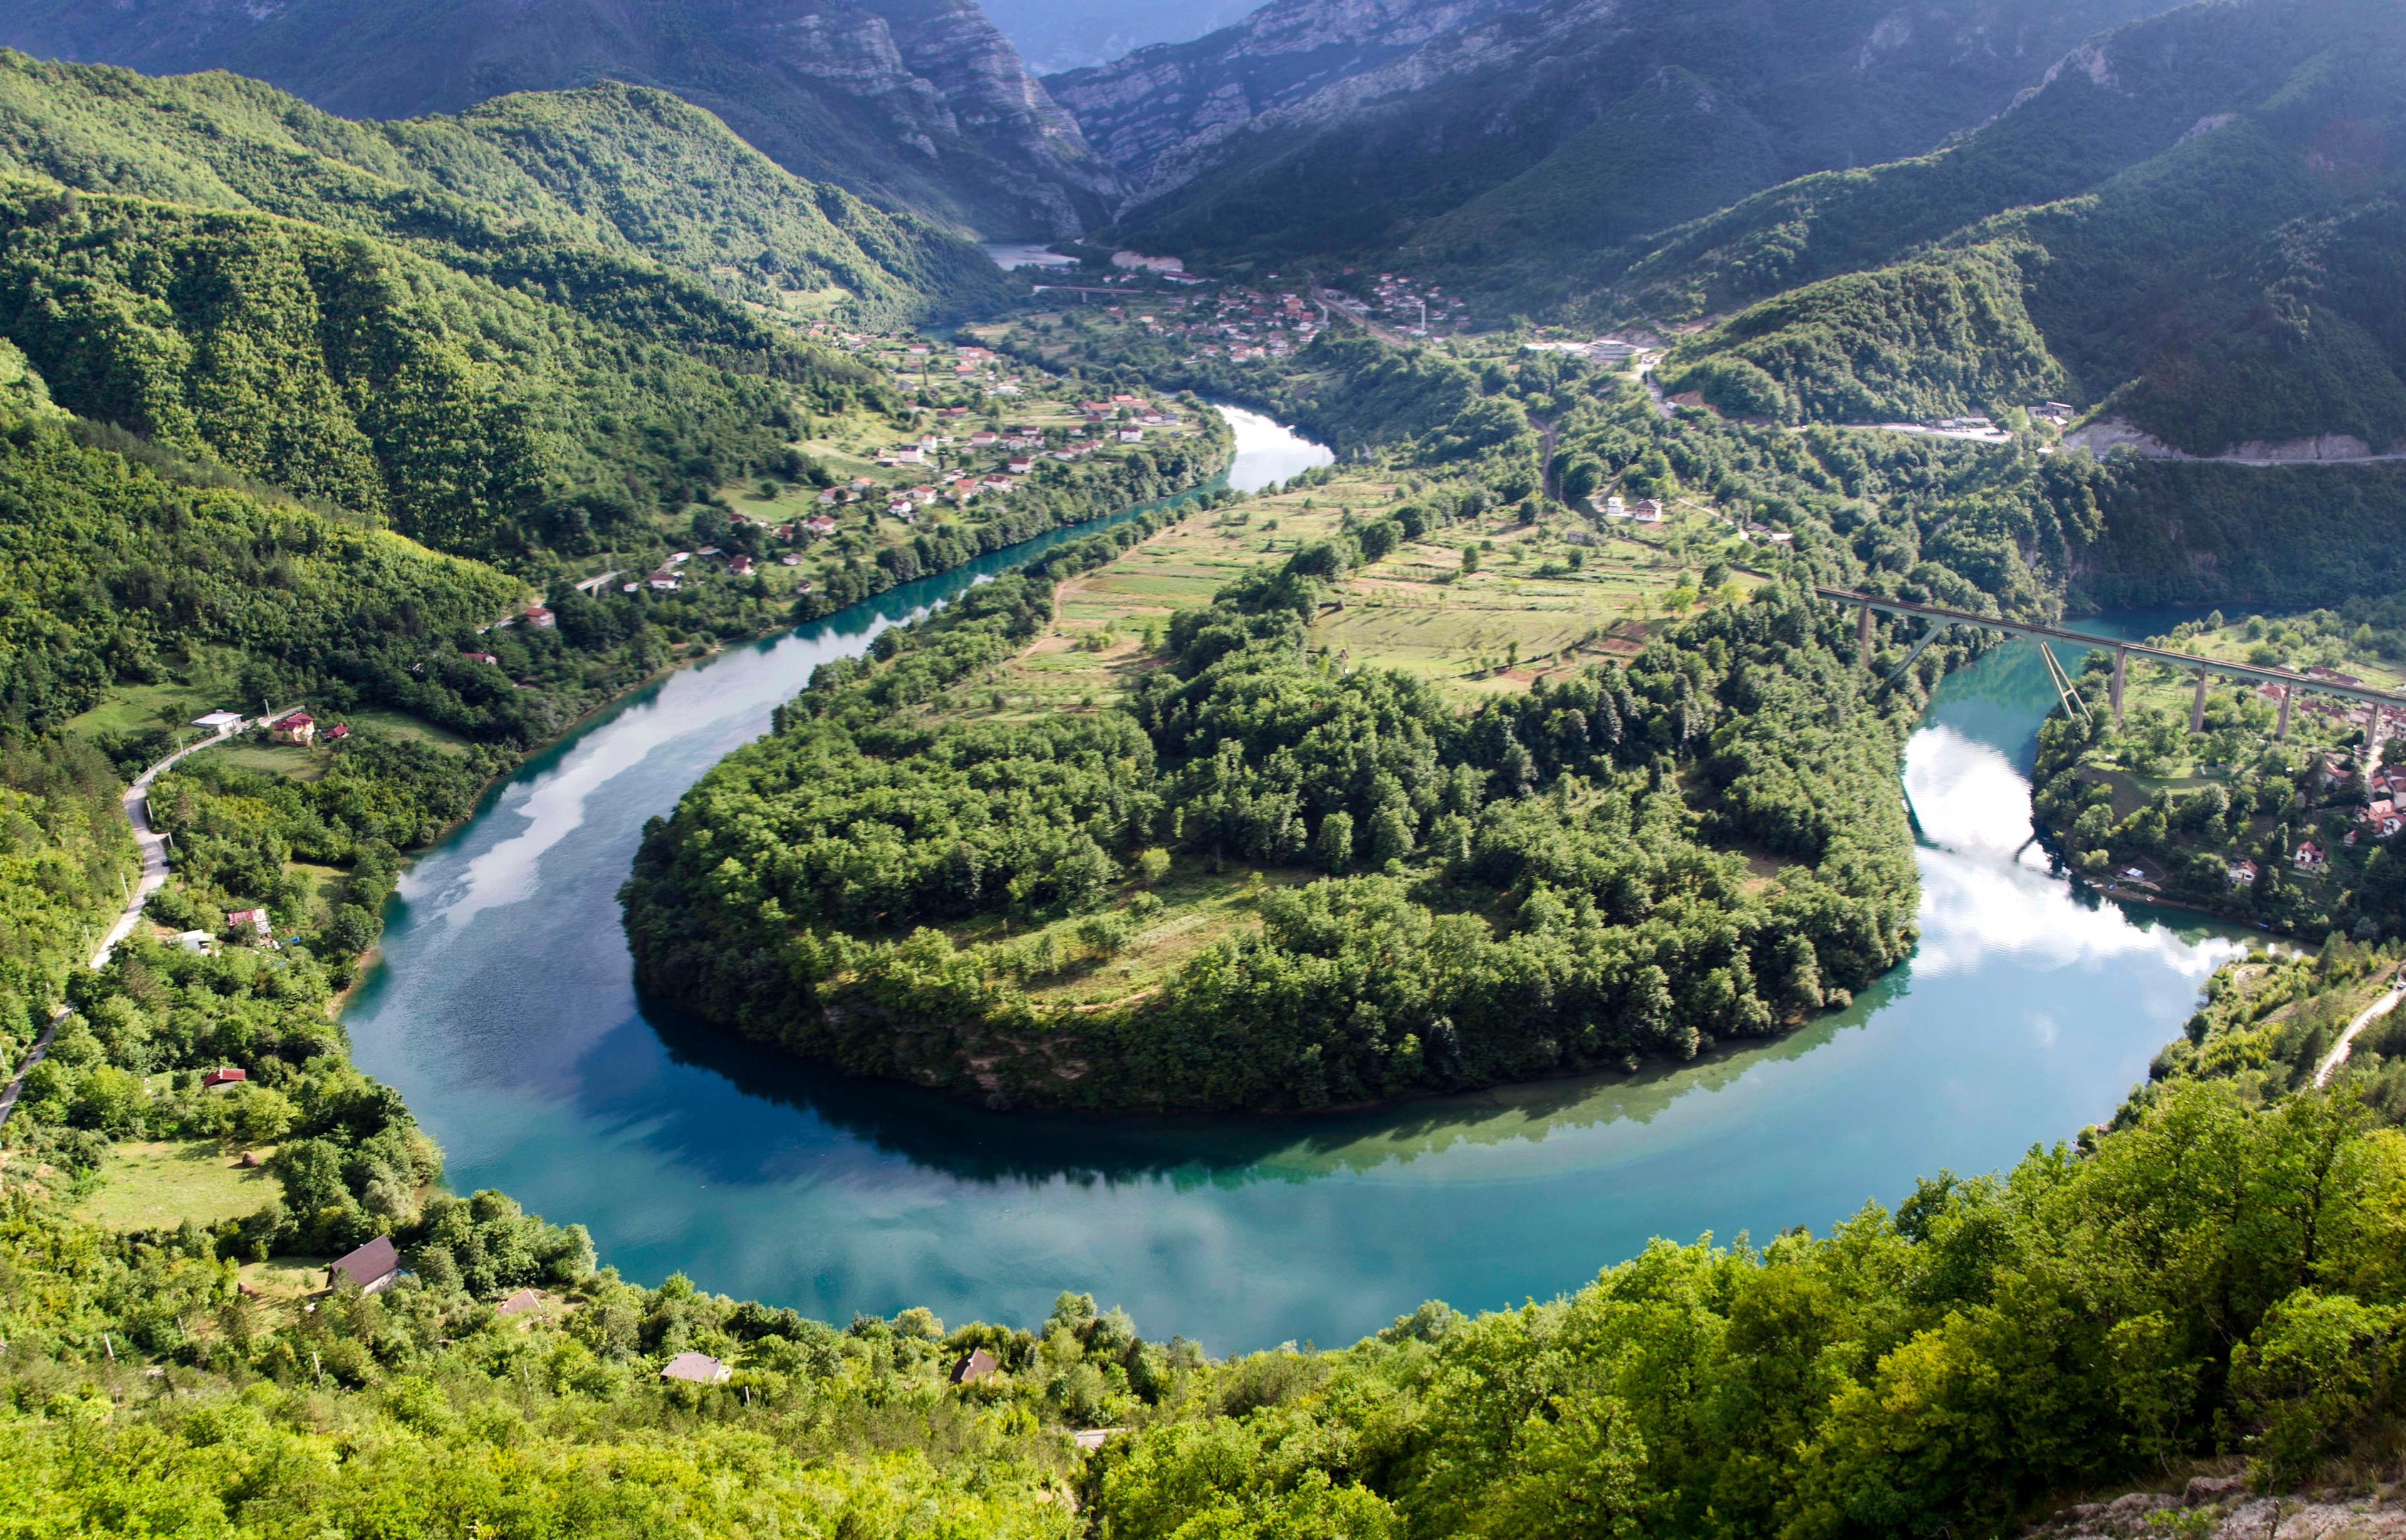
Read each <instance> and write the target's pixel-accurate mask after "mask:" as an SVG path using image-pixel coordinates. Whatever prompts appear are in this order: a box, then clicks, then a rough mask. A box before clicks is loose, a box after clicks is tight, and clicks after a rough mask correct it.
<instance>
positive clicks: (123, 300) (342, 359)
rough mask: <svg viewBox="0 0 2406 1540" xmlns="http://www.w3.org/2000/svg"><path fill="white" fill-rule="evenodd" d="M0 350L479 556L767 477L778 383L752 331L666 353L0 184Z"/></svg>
mask: <svg viewBox="0 0 2406 1540" xmlns="http://www.w3.org/2000/svg"><path fill="white" fill-rule="evenodd" d="M696 297H697V298H699V297H700V296H698V295H697V296H696ZM0 335H6V336H7V338H8V339H9V340H11V341H13V342H14V343H16V344H17V345H18V346H20V347H21V348H22V349H23V350H24V352H25V354H26V356H27V357H28V358H29V359H31V360H32V361H33V363H34V366H35V368H36V369H37V370H38V371H40V373H41V374H43V375H44V376H45V377H46V378H47V379H48V380H49V382H50V389H51V391H52V392H53V393H54V394H55V396H56V398H57V400H58V402H59V403H60V404H61V405H63V406H64V407H67V408H68V409H70V410H72V411H73V412H75V413H77V414H78V415H79V416H82V417H90V418H93V419H96V420H98V421H103V422H113V423H117V424H120V425H121V426H123V427H125V428H127V429H130V430H133V431H135V432H137V433H140V434H142V435H143V436H145V437H148V438H152V439H156V440H158V441H160V442H161V443H163V444H166V445H173V446H174V447H176V448H177V449H180V450H183V451H186V452H188V453H196V454H201V455H205V456H207V457H212V458H215V459H219V460H221V461H222V462H224V463H225V464H226V465H228V466H230V467H231V468H233V469H234V470H236V471H239V472H241V473H244V474H246V475H250V476H255V477H258V478H260V479H262V480H263V481H267V482H271V483H274V484H276V485H278V486H282V487H289V488H290V489H291V490H292V491H294V492H296V493H299V494H303V495H304V496H309V497H314V498H319V499H323V500H325V501H326V502H332V503H335V504H339V505H341V506H343V507H346V508H350V509H355V510H358V511H360V512H363V513H369V514H374V515H378V516H386V517H389V518H390V519H391V520H392V521H393V523H394V525H395V526H396V527H397V528H399V529H400V530H403V532H405V533H407V534H410V535H412V536H414V537H416V538H418V539H421V540H424V541H426V542H427V543H429V544H434V545H438V546H441V547H443V548H445V549H447V550H455V551H473V552H482V553H498V552H501V551H505V550H509V549H512V548H514V547H516V546H517V545H519V544H523V543H524V542H526V541H527V540H529V539H540V538H545V534H546V531H549V532H554V533H556V532H558V530H557V527H558V526H559V525H560V524H561V523H562V522H563V521H565V520H568V519H570V518H572V517H573V515H574V512H575V508H576V505H577V503H576V495H577V494H580V493H593V494H602V495H606V496H609V497H612V498H614V499H616V500H617V502H620V503H623V502H625V500H627V499H629V498H630V497H631V498H635V499H640V500H642V501H645V502H649V501H654V500H657V499H658V498H661V497H671V496H672V497H678V498H682V497H685V496H687V495H694V494H695V493H696V492H697V491H698V490H706V489H708V488H710V487H715V485H716V483H717V481H718V479H720V478H722V477H724V476H726V475H729V474H733V473H738V472H741V471H743V470H745V469H748V468H749V467H751V466H753V465H757V464H760V463H763V462H765V461H766V460H767V459H770V458H771V456H772V455H774V454H776V453H778V452H780V451H782V449H783V447H784V445H785V441H786V439H787V438H788V436H789V434H788V433H787V432H786V431H784V429H783V428H782V427H781V426H780V425H781V423H782V422H783V420H784V418H785V411H786V405H785V403H786V401H787V399H788V397H789V394H790V392H791V391H792V390H793V389H794V388H795V387H794V386H793V385H791V384H788V383H786V382H785V381H783V380H780V379H778V378H776V377H774V376H775V374H777V373H779V372H781V371H780V370H779V369H778V363H779V360H780V356H781V355H780V349H779V346H778V345H777V344H775V343H774V341H773V340H772V339H770V338H767V337H765V336H760V337H756V338H754V339H752V340H751V341H750V343H749V345H748V346H746V345H745V344H744V343H743V342H742V341H740V340H739V341H737V342H736V343H734V344H733V345H731V346H718V347H712V346H704V345H701V344H700V343H699V342H698V341H694V340H692V339H683V340H685V341H686V342H687V346H677V345H676V343H675V341H667V342H664V341H659V340H655V339H654V338H653V337H651V336H649V335H648V334H646V333H645V332H643V331H642V330H640V329H637V328H632V327H626V326H619V325H613V324H609V323H607V322H605V321H601V320H596V319H594V318H591V317H589V316H587V315H583V314H580V313H579V312H578V311H576V310H574V309H572V308H569V307H567V306H564V305H559V304H551V303H549V302H547V301H545V300H544V299H539V298H537V297H535V296H533V295H531V294H527V293H524V292H521V291H520V290H517V289H515V288H506V287H503V286H502V285H501V284H498V283H495V282H493V281H491V280H490V279H489V278H485V277H479V276H470V275H467V274H463V273H460V272H456V271H454V270H452V269H449V268H446V267H444V266H442V265H440V264H438V263H436V262H433V261H429V260H427V259H425V258H422V257H418V256H416V255H413V254H411V253H409V252H407V251H405V250H403V249H402V248H400V247H393V246H389V245H388V244H386V243H383V242H379V241H374V240H370V239H365V238H362V237H359V236H354V235H345V234H340V233H334V232H331V231H327V230H324V229H322V228H319V227H318V226H314V225H307V224H303V223H299V222H297V221H293V220H287V219H276V218H274V217H272V216H267V215H262V214H252V213H238V212H230V211H219V210H209V209H194V208H189V207H185V206H182V205H173V204H160V203H153V202H149V201H147V200H143V199H135V198H122V197H114V196H83V197H78V196H77V195H75V194H73V193H60V192H56V191H49V190H45V189H41V188H29V187H24V186H19V187H16V188H10V189H0ZM790 362H791V364H792V365H793V366H794V367H792V368H791V369H790V370H789V371H784V372H790V373H792V374H795V376H796V377H797V379H800V378H807V377H810V376H812V375H814V374H816V373H818V371H817V370H816V369H815V367H814V365H813V363H812V361H811V360H809V359H808V357H807V356H806V355H801V354H793V355H790ZM738 364H741V365H744V366H746V367H747V369H748V372H747V373H743V374H737V373H735V372H733V370H732V369H731V368H729V367H728V366H729V365H738ZM826 368H827V372H828V377H832V375H833V374H834V372H835V371H836V368H837V366H835V365H833V364H832V363H830V364H828V366H826ZM563 500H566V501H563Z"/></svg>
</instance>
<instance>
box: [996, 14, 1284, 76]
mask: <svg viewBox="0 0 2406 1540" xmlns="http://www.w3.org/2000/svg"><path fill="white" fill-rule="evenodd" d="M979 3H980V4H982V5H984V7H985V13H986V14H987V15H988V16H990V17H992V18H994V24H995V25H996V26H998V27H1000V28H1001V29H1002V30H1003V31H1004V33H1006V34H1007V35H1009V36H1010V38H1011V40H1012V42H1013V43H1015V44H1017V45H1018V46H1019V51H1020V52H1021V53H1022V54H1023V55H1025V56H1026V60H1027V64H1028V67H1030V68H1031V69H1033V70H1035V71H1036V73H1037V74H1039V75H1052V74H1056V73H1058V72H1059V71H1061V70H1065V69H1076V68H1078V67H1079V66H1081V65H1083V64H1103V63H1106V62H1107V61H1110V60H1112V59H1116V58H1118V57H1119V56H1120V55H1121V54H1123V53H1126V52H1128V51H1130V50H1131V49H1139V48H1142V47H1143V46H1144V45H1145V44H1147V43H1175V42H1183V41H1185V40H1186V39H1187V38H1189V37H1200V36H1202V35H1204V34H1205V33H1207V32H1210V31H1211V30H1212V29H1214V28H1216V27H1224V26H1226V25H1227V24H1228V23H1229V22H1231V21H1235V20H1237V18H1238V17H1240V16H1242V15H1244V14H1245V13H1246V12H1247V11H1250V10H1253V8H1255V7H1256V6H1257V5H1258V4H1259V3H1260V0H979Z"/></svg>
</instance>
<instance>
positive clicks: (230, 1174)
mask: <svg viewBox="0 0 2406 1540" xmlns="http://www.w3.org/2000/svg"><path fill="white" fill-rule="evenodd" d="M271 1193H275V1194H276V1195H277V1196H278V1197H280V1196H281V1195H282V1194H280V1193H277V1192H276V1179H275V1178H274V1177H272V1176H270V1175H269V1174H268V1171H267V1168H266V1166H263V1165H261V1166H244V1165H243V1164H242V1163H241V1161H240V1160H239V1159H238V1158H236V1157H235V1156H233V1155H230V1154H228V1153H227V1152H226V1151H225V1147H224V1146H223V1145H222V1144H220V1143H219V1141H217V1140H216V1139H207V1138H204V1139H191V1140H174V1139H161V1140H156V1141H152V1142H149V1143H145V1142H143V1141H141V1140H136V1139H120V1140H119V1141H118V1142H117V1144H116V1145H115V1146H114V1147H112V1148H111V1150H110V1151H109V1158H108V1165H107V1167H106V1180H103V1181H101V1182H100V1183H99V1185H98V1186H97V1187H96V1188H95V1189H94V1190H93V1191H92V1194H91V1195H90V1196H89V1197H87V1198H85V1199H84V1201H83V1203H82V1204H81V1205H80V1206H79V1207H78V1209H77V1212H78V1215H80V1216H81V1217H82V1218H84V1219H87V1220H90V1221H91V1222H92V1223H93V1224H96V1225H98V1226H99V1227H100V1228H102V1229H104V1230H109V1231H115V1232H119V1233H123V1232H126V1231H133V1230H173V1229H175V1228H177V1226H179V1225H181V1224H182V1223H183V1222H185V1221H187V1220H190V1221H191V1222H193V1223H195V1224H197V1225H199V1226H200V1227H201V1228H202V1229H204V1230H206V1229H210V1228H212V1227H214V1226H216V1225H219V1224H222V1223H225V1222H227V1221H229V1220H240V1219H242V1218H243V1217H244V1216H246V1215H248V1214H252V1213H256V1212H257V1211H258V1210H259V1208H260V1205H261V1204H262V1202H263V1201H264V1200H265V1199H266V1198H267V1197H268V1196H269V1194H271Z"/></svg>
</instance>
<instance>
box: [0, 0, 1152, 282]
mask: <svg viewBox="0 0 2406 1540" xmlns="http://www.w3.org/2000/svg"><path fill="white" fill-rule="evenodd" d="M0 44H5V45H7V46H10V47H15V48H20V49H25V50H26V51H28V52H31V53H35V54H39V55H42V56H44V57H46V58H63V59H78V60H89V61H95V62H101V63H106V64H123V65H126V66H128V67H130V68H134V69H138V70H141V71H144V72H145V73H147V74H151V75H181V74H185V73H188V72H191V71H194V70H211V69H224V70H233V71H234V72H236V73H238V74H242V75H247V76H250V77H252V78H257V79H262V80H266V81H269V82H272V83H273V84H275V85H276V86H277V87H279V88H281V89H283V90H286V91H290V92H293V93H294V94H295V95H297V96H300V97H303V98H304V99H306V100H307V101H309V102H311V103H314V104H316V105H317V106H319V107H322V108H324V109H326V110H327V111H329V112H336V113H341V114H343V115H344V116H346V117H350V118H381V119H396V118H414V117H418V116H421V115H423V114H426V113H430V112H460V111H463V110H464V109H466V108H468V107H470V106H474V105H475V104H477V103H479V102H487V101H490V100H491V99H493V98H495V97H501V96H507V95H509V94H511V93H513V92H557V91H568V90H573V89H575V88H579V87H583V86H589V85H593V84H596V83H598V82H602V81H613V80H623V81H629V82H632V83H634V84H637V85H644V86H652V87H657V88H658V89H660V90H663V91H669V92H675V93H676V94H677V95H678V96H680V97H682V98H684V99H685V100H686V101H688V102H691V103H693V104H694V105H695V106H698V107H700V108H701V109H702V110H703V111H705V112H708V113H712V114H715V116H717V117H718V118H720V119H722V120H725V121H726V122H727V124H728V125H729V127H731V128H732V129H733V130H734V131H735V132H736V133H737V134H741V135H742V136H743V139H744V140H745V141H746V142H748V143H750V144H752V145H755V146H757V147H758V148H759V149H760V150H761V151H762V152H763V153H764V154H765V155H767V156H768V158H769V159H771V160H772V161H774V162H776V163H778V164H779V165H782V166H784V167H785V168H786V169H787V170H789V171H791V172H793V173H794V174H795V175H796V176H798V177H807V178H809V179H811V180H812V181H814V182H824V183H831V184H833V185H835V186H839V187H842V188H845V189H848V190H849V191H853V192H855V193H857V194H859V195H861V196H863V197H866V198H870V199H871V200H873V201H875V202H876V203H878V204H880V205H883V206H885V207H888V208H898V209H911V210H914V211H917V212H920V213H923V214H926V215H928V216H929V217H931V218H934V219H940V220H942V221H944V222H945V223H947V224H949V225H952V226H954V227H955V228H957V229H973V230H977V231H981V232H984V233H986V234H988V235H991V236H994V237H996V238H1024V237H1027V236H1038V235H1041V236H1054V235H1066V234H1074V233H1077V231H1078V230H1079V229H1080V228H1082V227H1083V225H1085V224H1088V223H1092V222H1095V221H1097V220H1098V219H1100V218H1101V217H1102V216H1103V214H1104V212H1105V211H1106V205H1107V203H1108V201H1109V199H1110V198H1111V195H1112V194H1113V193H1114V192H1115V191H1116V178H1115V177H1114V176H1113V174H1112V172H1111V168H1110V167H1109V166H1107V165H1105V164H1103V163H1102V162H1100V161H1098V160H1097V158H1096V157H1095V156H1094V155H1093V153H1092V152H1091V151H1090V150H1088V149H1087V148H1086V146H1085V143H1084V141H1083V139H1082V138H1081V137H1080V135H1079V133H1078V128H1077V125H1076V124H1075V123H1074V122H1072V121H1070V120H1069V117H1068V116H1067V115H1066V114H1065V113H1063V112H1062V111H1061V110H1060V109H1059V108H1058V107H1057V106H1054V104H1053V103H1052V101H1051V100H1050V99H1049V98H1047V97H1046V95H1045V93H1044V89H1043V88H1042V87H1041V86H1040V85H1038V84H1037V83H1036V81H1035V80H1034V79H1033V78H1031V77H1030V76H1029V75H1028V74H1027V70H1026V65H1024V64H1022V63H1021V62H1020V59H1019V56H1018V54H1017V53H1016V52H1015V51H1013V49H1012V46H1011V44H1010V42H1009V40H1008V39H1006V38H1005V37H1004V36H1003V35H1002V34H1001V33H999V32H998V31H997V30H996V29H995V27H994V25H993V24H992V23H991V22H990V21H987V20H986V19H985V17H984V13H982V12H981V11H980V10H979V9H978V7H976V6H975V5H974V4H973V3H972V0H782V3H779V4H775V5H763V4H758V3H757V0H641V3H630V0H264V3H262V0H113V3H111V4H108V5H106V6H96V5H92V4H89V3H88V0H0Z"/></svg>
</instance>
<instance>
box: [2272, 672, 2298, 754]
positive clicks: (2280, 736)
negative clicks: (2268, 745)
mask: <svg viewBox="0 0 2406 1540" xmlns="http://www.w3.org/2000/svg"><path fill="white" fill-rule="evenodd" d="M2297 694H2298V692H2297V691H2295V690H2293V689H2290V688H2289V687H2288V686H2287V685H2283V686H2282V687H2281V720H2280V723H2279V725H2278V726H2276V727H2274V728H2273V729H2272V742H2275V743H2278V742H2284V741H2286V739H2287V738H2288V736H2289V702H2290V701H2291V700H2294V699H2297Z"/></svg>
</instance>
